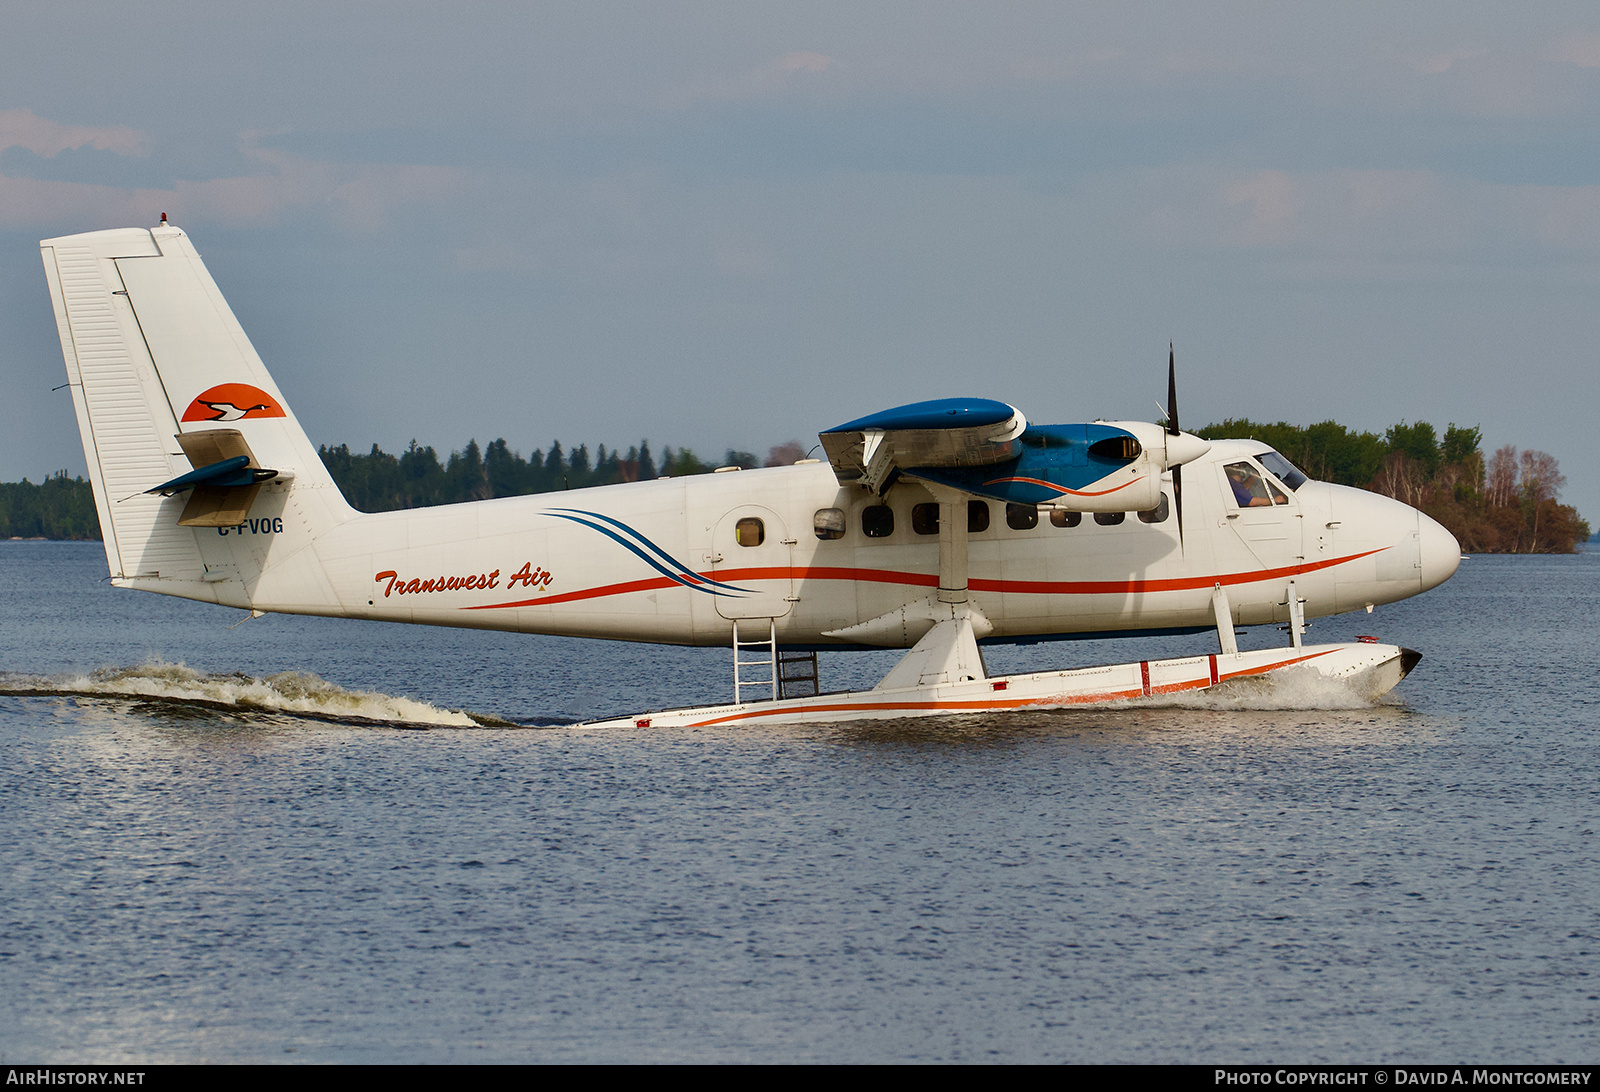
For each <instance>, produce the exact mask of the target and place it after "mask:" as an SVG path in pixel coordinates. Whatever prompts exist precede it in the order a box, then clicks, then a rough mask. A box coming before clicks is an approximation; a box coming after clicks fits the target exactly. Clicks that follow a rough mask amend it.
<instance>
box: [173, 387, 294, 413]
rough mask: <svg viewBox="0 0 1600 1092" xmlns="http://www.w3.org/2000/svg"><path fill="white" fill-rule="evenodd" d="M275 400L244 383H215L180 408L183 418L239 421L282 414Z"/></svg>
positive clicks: (264, 392) (257, 388) (262, 391)
mask: <svg viewBox="0 0 1600 1092" xmlns="http://www.w3.org/2000/svg"><path fill="white" fill-rule="evenodd" d="M286 416H288V415H287V414H286V413H284V412H283V407H282V406H280V405H278V400H277V399H275V398H273V397H272V395H270V394H268V393H267V392H266V391H264V390H262V389H261V388H260V387H252V386H251V385H250V384H248V383H218V384H217V385H216V386H215V387H212V388H211V389H210V390H208V391H204V392H202V393H201V394H200V395H199V396H198V397H196V398H195V400H194V401H193V402H190V403H189V408H188V409H186V410H184V411H183V420H185V421H243V420H245V419H246V418H252V417H286Z"/></svg>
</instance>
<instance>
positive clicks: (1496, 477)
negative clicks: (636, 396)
mask: <svg viewBox="0 0 1600 1092" xmlns="http://www.w3.org/2000/svg"><path fill="white" fill-rule="evenodd" d="M1199 434H1200V435H1201V436H1204V437H1207V438H1208V439H1221V438H1227V437H1233V438H1241V437H1243V438H1253V439H1256V440H1261V441H1262V442H1264V443H1268V444H1271V445H1272V446H1273V447H1275V448H1276V449H1277V450H1278V451H1280V452H1282V453H1283V454H1284V455H1285V456H1287V457H1288V458H1289V459H1290V461H1292V462H1294V463H1296V464H1298V465H1299V467H1300V468H1301V469H1302V470H1304V471H1305V472H1306V473H1307V474H1309V475H1311V476H1312V477H1313V478H1319V479H1321V480H1323V481H1330V482H1336V483H1338V484H1341V485H1353V486H1357V487H1359V488H1363V489H1370V490H1373V491H1374V492H1378V493H1383V494H1385V495H1386V496H1391V497H1394V498H1396V499H1398V500H1402V501H1405V502H1406V503H1407V504H1410V505H1413V506H1414V507H1417V508H1420V509H1421V510H1422V511H1424V512H1426V513H1427V514H1428V515H1430V516H1432V517H1433V518H1434V519H1436V520H1438V521H1439V522H1440V523H1442V524H1444V525H1445V526H1446V527H1448V528H1449V529H1450V531H1451V533H1453V534H1454V535H1455V536H1456V539H1457V540H1458V541H1459V542H1460V543H1461V548H1462V549H1463V550H1468V551H1471V552H1475V553H1476V552H1482V553H1571V552H1572V551H1573V550H1575V549H1576V547H1577V544H1578V543H1579V542H1582V541H1584V540H1585V539H1587V538H1588V537H1589V525H1588V524H1587V523H1585V522H1584V521H1583V520H1582V519H1580V518H1579V516H1578V513H1577V511H1576V510H1574V509H1573V508H1572V507H1571V506H1569V505H1564V504H1561V503H1560V502H1559V499H1558V498H1559V495H1560V492H1561V487H1562V486H1563V485H1565V484H1566V478H1565V477H1564V476H1563V475H1562V474H1561V471H1560V468H1559V467H1558V466H1557V465H1556V460H1555V459H1554V458H1553V457H1552V456H1550V455H1548V454H1546V453H1545V452H1542V451H1522V452H1518V451H1517V449H1516V448H1514V447H1509V446H1508V447H1502V448H1500V449H1499V450H1498V451H1496V452H1495V453H1494V454H1493V455H1491V456H1490V457H1488V458H1487V459H1485V458H1484V455H1483V453H1482V451H1481V450H1479V443H1480V440H1481V438H1482V435H1481V432H1480V430H1479V429H1477V428H1462V427H1458V426H1457V425H1454V424H1452V425H1450V426H1448V427H1447V428H1446V429H1445V431H1444V435H1443V436H1442V437H1441V436H1439V435H1438V433H1437V431H1436V430H1435V429H1434V427H1433V426H1432V425H1430V424H1427V423H1426V422H1418V423H1416V424H1405V423H1404V422H1402V423H1401V424H1398V425H1394V426H1393V427H1391V428H1389V429H1387V430H1385V431H1384V432H1383V433H1382V434H1381V435H1380V434H1378V433H1375V432H1353V431H1351V430H1350V429H1347V428H1345V427H1344V426H1343V425H1340V424H1337V423H1335V422H1333V421H1324V422H1322V423H1320V424H1315V425H1306V426H1301V425H1290V424H1286V423H1284V422H1281V421H1280V422H1278V423H1276V424H1263V423H1261V422H1257V421H1248V420H1233V419H1230V420H1227V421H1223V422H1222V423H1221V424H1218V425H1209V426H1207V427H1206V428H1203V429H1200V430H1199ZM319 454H320V455H321V456H322V461H323V462H324V463H325V464H327V467H328V470H329V472H330V473H331V474H332V475H333V479H334V481H335V482H337V483H338V485H339V488H340V489H341V490H342V491H343V492H344V495H345V497H346V499H348V500H349V502H350V503H351V504H352V505H354V506H355V507H356V508H358V509H360V510H361V511H363V512H388V511H393V510H395V509H400V508H421V507H427V506H431V505H437V504H453V503H456V502H458V501H470V500H487V499H489V498H493V497H515V496H522V495H524V494H528V493H548V492H554V491H556V490H561V489H582V488H584V487H586V486H591V485H611V484H615V483H617V482H632V481H648V480H650V479H652V478H658V477H667V476H670V477H683V476H686V475H690V474H708V473H710V472H711V471H712V470H714V469H715V468H716V467H717V466H740V467H754V466H757V465H766V466H786V465H788V464H789V463H792V462H794V461H795V460H796V459H801V458H804V457H805V456H806V449H805V448H804V447H803V446H802V445H801V444H800V443H799V442H798V441H793V440H791V441H789V442H787V443H783V444H779V445H777V446H776V447H774V448H772V449H771V450H770V451H769V452H768V453H767V457H766V459H764V460H759V459H758V458H757V457H756V456H755V455H753V454H751V453H750V452H748V451H733V450H729V451H727V452H725V453H724V454H723V457H722V459H721V461H720V462H717V463H708V462H705V461H703V460H701V459H700V458H699V457H697V456H696V455H695V454H694V452H692V451H690V450H689V449H688V448H679V449H678V450H676V451H674V450H673V449H672V448H670V447H665V448H662V450H661V458H660V460H659V462H658V461H657V460H656V458H655V457H654V456H653V455H652V453H651V451H650V444H649V441H646V440H641V441H640V442H639V443H638V444H637V445H635V446H632V447H629V448H628V449H627V450H626V451H623V450H622V449H620V448H616V449H609V450H608V449H607V448H606V446H605V445H604V444H601V445H600V446H599V447H598V448H596V449H595V451H594V452H593V453H592V454H591V453H590V451H589V447H588V445H587V444H579V445H578V446H577V447H575V448H573V449H572V450H570V451H568V450H567V449H565V448H563V447H562V445H561V444H560V443H553V444H551V445H550V448H549V450H547V451H544V452H542V453H541V452H539V451H534V452H533V453H532V454H531V455H529V456H528V457H526V458H524V457H523V455H522V454H521V453H520V452H516V451H512V450H511V449H510V447H509V445H508V444H507V443H506V441H505V440H503V439H500V440H495V441H494V442H493V443H491V444H489V446H488V447H487V448H480V447H479V446H478V442H477V441H476V440H473V441H471V442H470V443H468V444H467V446H466V448H465V449H463V450H461V451H452V452H451V453H450V455H449V457H448V458H446V459H442V460H441V459H440V458H439V454H438V452H437V451H435V450H434V449H433V448H432V447H424V446H422V445H419V444H418V443H417V442H416V441H414V440H413V441H412V442H411V445H410V446H409V447H408V448H406V450H405V451H403V452H401V453H400V454H399V455H391V454H389V453H388V452H385V451H382V450H380V449H379V447H378V445H376V444H374V445H372V450H371V451H369V452H367V453H366V454H364V455H363V454H356V453H353V452H352V451H351V450H350V448H349V445H347V444H340V445H339V446H338V447H326V446H324V447H322V448H320V449H319ZM0 537H4V538H65V539H97V538H99V537H100V528H99V524H98V522H97V521H96V519H95V512H94V500H93V497H92V495H91V493H90V489H89V483H88V482H86V481H84V480H83V479H82V478H68V477H67V476H66V472H65V471H61V472H60V473H57V474H55V475H52V476H51V477H49V478H47V479H46V480H45V482H44V483H43V484H42V485H34V484H32V483H30V482H28V481H27V480H23V481H22V482H19V483H16V484H10V485H0Z"/></svg>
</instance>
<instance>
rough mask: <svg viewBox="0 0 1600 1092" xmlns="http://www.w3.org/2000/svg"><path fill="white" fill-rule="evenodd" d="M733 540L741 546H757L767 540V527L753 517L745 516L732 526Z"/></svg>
mask: <svg viewBox="0 0 1600 1092" xmlns="http://www.w3.org/2000/svg"><path fill="white" fill-rule="evenodd" d="M733 539H734V541H735V542H737V543H738V544H739V545H741V546H759V545H761V544H762V543H763V542H765V541H766V540H767V525H766V524H764V523H762V522H761V521H760V520H759V519H757V518H756V517H755V516H746V517H744V519H742V520H740V521H739V522H738V523H735V524H734V525H733Z"/></svg>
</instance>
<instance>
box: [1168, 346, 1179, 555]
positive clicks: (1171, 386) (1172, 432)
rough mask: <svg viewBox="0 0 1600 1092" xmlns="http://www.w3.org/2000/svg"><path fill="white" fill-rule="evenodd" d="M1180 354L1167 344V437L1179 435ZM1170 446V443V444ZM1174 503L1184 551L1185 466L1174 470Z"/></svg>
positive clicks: (1176, 467)
mask: <svg viewBox="0 0 1600 1092" xmlns="http://www.w3.org/2000/svg"><path fill="white" fill-rule="evenodd" d="M1178 432H1179V430H1178V354H1177V352H1176V351H1175V350H1174V349H1173V347H1172V342H1170V341H1169V342H1167V435H1168V436H1169V437H1171V436H1176V435H1178ZM1169 446H1170V442H1169ZM1172 503H1173V506H1174V507H1175V508H1176V509H1177V510H1178V549H1179V550H1182V549H1183V466H1182V464H1179V465H1176V466H1174V467H1173V468H1172Z"/></svg>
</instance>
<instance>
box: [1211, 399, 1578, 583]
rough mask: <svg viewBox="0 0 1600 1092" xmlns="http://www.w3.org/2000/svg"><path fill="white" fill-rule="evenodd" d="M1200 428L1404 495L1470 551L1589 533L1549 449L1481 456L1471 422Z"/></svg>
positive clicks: (1547, 550)
mask: <svg viewBox="0 0 1600 1092" xmlns="http://www.w3.org/2000/svg"><path fill="white" fill-rule="evenodd" d="M1199 435H1201V436H1204V437H1206V438H1207V439H1210V440H1215V439H1222V438H1225V437H1232V438H1235V439H1238V438H1249V439H1255V440H1260V441H1262V442H1263V443H1267V444H1271V445H1272V446H1273V447H1274V448H1276V449H1277V450H1278V451H1279V452H1281V453H1282V454H1283V455H1285V456H1286V457H1288V459H1289V461H1290V462H1293V463H1295V464H1296V465H1298V466H1299V467H1300V469H1301V470H1304V471H1305V472H1306V473H1307V474H1309V475H1311V476H1312V477H1313V478H1319V479H1321V480H1322V481H1327V482H1336V483H1338V484H1340V485H1354V486H1358V487H1360V488H1362V489H1370V490H1372V491H1373V492H1375V493H1382V494H1383V495H1384V496H1388V497H1394V498H1395V499H1396V500H1402V501H1405V502H1406V503H1407V504H1409V505H1411V506H1412V507H1413V508H1420V509H1421V510H1422V511H1424V512H1426V513H1427V514H1428V515H1430V516H1432V517H1433V518H1434V519H1436V520H1438V521H1439V522H1440V523H1442V524H1444V525H1445V527H1447V528H1449V529H1450V533H1451V534H1453V535H1455V536H1456V541H1457V542H1459V543H1461V548H1462V549H1463V550H1466V551H1468V552H1469V553H1490V554H1529V553H1536V554H1551V553H1556V554H1570V553H1572V552H1574V551H1575V550H1576V549H1577V548H1578V543H1580V542H1583V541H1584V540H1586V539H1587V538H1588V537H1589V525H1588V523H1586V522H1585V521H1584V520H1583V519H1581V518H1579V516H1578V512H1577V509H1575V508H1573V507H1572V506H1571V505H1566V504H1561V503H1560V502H1559V500H1558V498H1559V496H1560V494H1561V487H1562V486H1563V485H1565V484H1566V483H1567V479H1566V476H1565V475H1564V474H1562V473H1561V469H1560V467H1559V466H1557V464H1556V460H1555V457H1554V456H1553V455H1550V454H1548V453H1546V452H1543V451H1532V450H1528V451H1522V452H1518V451H1517V449H1516V448H1515V447H1512V446H1510V445H1507V446H1505V447H1502V448H1499V449H1498V450H1496V451H1495V453H1494V454H1493V455H1491V456H1489V457H1488V459H1485V458H1484V456H1483V452H1482V451H1481V450H1480V449H1479V443H1480V441H1481V440H1482V438H1483V434H1482V431H1481V430H1480V429H1477V428H1462V427H1459V426H1457V425H1454V424H1452V425H1449V426H1448V427H1447V428H1446V429H1445V430H1444V436H1443V437H1440V436H1439V435H1438V433H1437V432H1436V431H1435V430H1434V427H1433V426H1432V425H1430V424H1428V423H1427V422H1425V421H1418V422H1417V423H1416V424H1413V425H1408V424H1406V423H1404V422H1401V423H1400V424H1398V425H1393V426H1391V427H1390V428H1388V429H1387V430H1385V431H1384V433H1383V435H1381V436H1380V435H1378V434H1377V433H1375V432H1352V431H1351V430H1350V429H1347V428H1345V427H1344V426H1343V425H1341V424H1337V423H1336V422H1333V421H1323V422H1322V423H1320V424H1316V425H1306V426H1300V425H1290V424H1286V423H1284V422H1282V421H1279V422H1277V423H1276V424H1270V425H1269V424H1262V423H1261V422H1258V421H1247V420H1243V419H1237V420H1235V419H1230V420H1227V421H1224V422H1222V423H1221V424H1220V425H1208V426H1207V427H1206V428H1203V429H1201V430H1200V432H1199Z"/></svg>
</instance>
